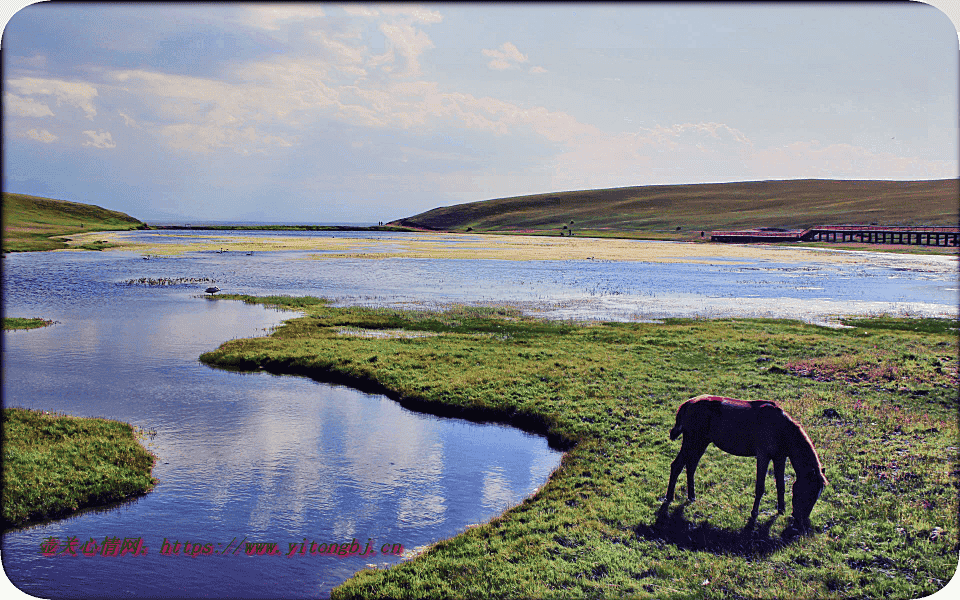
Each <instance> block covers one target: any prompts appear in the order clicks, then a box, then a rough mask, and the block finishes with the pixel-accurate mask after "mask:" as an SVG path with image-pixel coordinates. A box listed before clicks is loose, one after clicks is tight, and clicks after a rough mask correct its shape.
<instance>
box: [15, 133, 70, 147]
mask: <svg viewBox="0 0 960 600" xmlns="http://www.w3.org/2000/svg"><path fill="white" fill-rule="evenodd" d="M17 137H22V138H28V139H31V140H36V141H38V142H43V143H44V144H51V143H53V142H55V141H57V140H58V139H60V138H58V137H57V136H55V135H53V134H52V133H50V132H49V131H47V130H46V129H40V130H37V129H31V130H29V131H21V132H19V133H17Z"/></svg>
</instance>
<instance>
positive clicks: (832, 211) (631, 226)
mask: <svg viewBox="0 0 960 600" xmlns="http://www.w3.org/2000/svg"><path fill="white" fill-rule="evenodd" d="M958 219H960V179H936V180H916V181H892V180H880V181H878V180H841V179H788V180H760V181H742V182H728V183H696V184H667V185H647V186H629V187H618V188H603V189H596V190H571V191H564V192H547V193H542V194H531V195H525V196H511V197H506V198H495V199H490V200H481V201H476V202H467V203H462V204H457V205H453V206H446V207H437V208H434V209H431V210H428V211H425V212H423V213H420V214H417V215H414V216H411V217H404V218H401V219H398V220H396V221H393V222H392V223H391V224H395V225H402V226H406V227H417V228H420V229H427V230H436V231H463V230H467V229H469V230H471V231H477V232H484V231H521V230H522V231H533V232H549V231H554V232H556V231H561V232H562V231H564V230H566V231H570V230H571V229H574V230H578V231H581V232H583V231H592V232H603V231H606V232H609V233H614V232H628V231H633V232H658V231H659V232H667V231H676V230H677V229H676V228H678V227H679V228H680V229H681V230H684V231H692V230H696V231H706V230H715V229H739V228H750V227H784V228H791V229H805V228H808V227H813V226H817V225H823V224H830V223H878V224H889V225H894V224H896V225H956V224H957V222H958ZM571 221H573V223H572V224H571V223H570V222H571Z"/></svg>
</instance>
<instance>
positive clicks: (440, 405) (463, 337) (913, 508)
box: [201, 296, 960, 598]
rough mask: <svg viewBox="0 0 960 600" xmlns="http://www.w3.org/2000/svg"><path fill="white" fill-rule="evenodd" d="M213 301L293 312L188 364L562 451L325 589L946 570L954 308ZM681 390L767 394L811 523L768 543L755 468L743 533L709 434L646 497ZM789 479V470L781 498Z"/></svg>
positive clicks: (902, 578)
mask: <svg viewBox="0 0 960 600" xmlns="http://www.w3.org/2000/svg"><path fill="white" fill-rule="evenodd" d="M226 298H231V297H224V298H221V299H220V301H223V300H224V299H226ZM232 298H234V299H241V300H244V301H246V302H256V303H264V304H272V305H276V306H287V307H290V308H294V309H296V310H299V311H302V312H303V313H304V315H303V316H301V317H298V318H294V319H291V320H290V321H288V322H287V323H286V324H285V325H284V326H282V327H280V328H279V329H277V330H276V331H274V332H273V333H272V334H271V335H270V336H268V337H263V338H256V339H238V340H232V341H229V342H227V343H225V344H223V345H222V346H221V347H220V348H218V349H217V350H215V351H213V352H210V353H206V354H204V355H202V356H201V361H202V362H205V363H207V364H210V365H215V366H218V367H222V368H227V369H238V370H264V371H268V372H273V373H285V374H296V375H302V376H307V377H312V378H314V379H317V380H322V381H328V382H334V383H343V384H348V385H352V386H354V387H358V388H360V389H363V390H366V391H370V392H377V393H383V394H386V395H387V396H389V397H391V398H393V399H395V400H396V401H398V402H400V403H401V404H402V405H405V406H407V407H410V408H413V409H416V410H421V411H426V412H430V413H434V414H439V415H444V416H452V417H462V418H469V419H476V420H492V421H499V422H503V423H508V424H511V425H514V426H517V427H520V428H522V429H525V430H527V431H531V432H535V433H538V434H541V435H545V436H547V438H548V439H549V440H550V441H551V443H552V444H554V445H555V446H557V447H560V448H563V449H567V450H568V452H567V454H566V455H565V457H564V459H563V461H562V463H561V466H560V467H559V468H558V469H557V470H556V471H555V472H554V473H553V475H552V476H551V477H550V479H549V480H548V482H547V483H546V484H545V485H544V486H543V487H542V488H541V489H540V490H539V491H538V492H537V493H535V494H534V495H533V496H532V497H530V498H528V499H527V500H525V501H523V502H522V503H521V504H520V505H519V506H516V507H514V508H512V509H509V510H507V511H505V512H504V513H503V514H502V515H500V516H499V517H497V518H495V519H493V520H492V521H491V522H489V523H486V524H482V525H479V526H477V527H473V528H470V529H468V530H467V531H465V532H464V533H462V534H461V535H458V536H456V537H454V538H451V539H447V540H437V541H436V543H435V544H433V545H432V546H431V547H429V548H428V549H426V550H425V551H424V552H423V553H422V554H420V555H419V556H416V557H415V558H413V559H412V560H410V561H408V562H405V563H402V564H401V565H398V566H396V567H394V568H390V569H374V568H371V569H366V570H364V571H361V572H359V573H357V574H356V575H355V576H354V577H353V578H352V579H350V580H348V581H347V582H346V583H344V584H343V585H341V586H340V587H338V588H336V589H335V590H334V597H335V598H369V597H389V598H422V597H484V598H497V597H556V598H568V597H573V596H587V597H622V596H625V595H626V596H635V597H641V598H642V597H665V596H666V597H688V596H697V597H704V598H766V597H805V598H819V597H824V598H834V597H850V596H858V597H890V598H916V597H922V596H925V595H928V594H931V593H933V592H935V591H936V590H938V589H940V588H941V587H942V586H944V585H945V584H946V582H947V581H949V579H950V578H951V577H952V576H953V574H954V571H955V569H956V566H957V552H958V550H960V545H958V536H957V531H958V527H957V514H956V507H957V503H956V498H957V488H958V486H960V482H958V477H960V470H958V469H957V466H956V465H957V434H958V427H957V420H956V414H957V408H958V406H957V402H958V400H957V395H956V389H957V386H958V383H960V382H958V376H957V352H958V347H957V341H958V338H957V323H956V321H953V320H940V319H898V318H890V317H875V318H863V319H852V320H847V321H845V323H846V325H847V327H845V328H826V327H820V326H815V325H810V324H806V323H802V322H798V321H788V320H759V319H717V320H699V319H667V320H664V321H662V322H658V323H590V324H585V323H578V322H570V321H546V320H540V319H535V318H532V317H528V316H524V315H523V314H521V313H520V312H517V311H515V310H512V309H508V308H496V307H494V308H480V307H454V308H451V309H450V310H447V311H444V312H431V311H400V310H393V309H385V308H356V307H355V308H336V307H333V306H331V305H329V304H328V303H327V302H326V301H324V300H322V299H316V298H287V297H269V298H251V297H243V296H234V297H232ZM364 331H369V332H377V333H378V335H375V336H372V335H363V334H362V332H364ZM391 332H393V333H391ZM396 332H405V334H403V335H400V334H398V333H396ZM418 332H419V333H422V334H423V335H414V334H416V333H418ZM701 393H712V394H718V395H725V396H732V397H739V398H744V399H767V400H774V401H777V402H779V403H780V404H781V406H782V407H783V408H784V409H785V410H786V411H788V412H789V413H790V414H791V415H793V416H794V418H796V419H797V420H798V421H799V422H800V423H802V424H803V426H804V427H805V428H806V430H807V432H808V434H809V435H810V437H811V439H812V440H813V441H814V443H815V445H816V447H817V450H818V452H819V455H820V458H821V460H822V462H823V464H824V466H825V468H826V476H827V479H828V480H829V485H828V487H827V488H826V490H825V491H824V493H823V496H822V498H821V499H820V501H819V502H818V503H817V505H816V507H815V508H814V511H813V513H812V522H813V532H812V534H811V535H808V536H803V537H792V536H790V535H785V530H786V529H787V526H788V523H789V516H788V515H783V516H780V515H777V514H776V509H775V494H774V493H773V489H774V486H773V482H772V481H768V484H767V490H768V491H767V495H766V496H765V498H764V502H763V503H762V504H761V512H760V516H759V518H758V520H757V522H756V524H755V525H754V526H750V525H749V524H748V522H747V519H748V517H749V512H750V508H751V506H752V502H753V483H754V477H755V461H753V460H752V459H745V458H739V457H735V456H731V455H727V454H724V453H722V452H720V451H718V450H717V449H715V448H711V449H709V450H708V451H707V453H706V455H705V456H704V458H703V460H702V461H701V463H700V468H699V470H698V471H697V500H696V501H694V502H692V503H689V502H684V501H681V500H680V499H678V500H675V501H674V502H673V503H672V504H670V505H667V504H664V502H663V500H664V496H665V491H666V484H667V478H668V474H669V465H670V462H671V461H672V460H673V458H674V456H675V455H676V452H677V451H678V450H679V446H680V442H679V441H677V442H671V441H669V439H668V435H667V434H668V431H669V429H670V427H671V426H672V425H673V420H674V415H675V411H676V409H677V407H678V406H679V404H680V403H681V402H682V401H683V400H685V399H687V398H689V397H691V396H695V395H698V394H701ZM478 451H482V449H478ZM792 478H793V470H792V467H789V466H788V468H787V490H788V496H789V495H790V493H789V490H790V488H791V485H792ZM685 483H686V482H685V480H684V478H681V482H680V484H679V486H678V490H677V494H678V498H683V497H685ZM788 506H789V500H788Z"/></svg>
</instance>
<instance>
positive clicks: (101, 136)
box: [83, 130, 117, 148]
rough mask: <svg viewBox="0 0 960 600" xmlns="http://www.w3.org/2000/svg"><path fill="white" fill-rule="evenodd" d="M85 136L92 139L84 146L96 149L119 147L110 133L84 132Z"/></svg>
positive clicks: (101, 131)
mask: <svg viewBox="0 0 960 600" xmlns="http://www.w3.org/2000/svg"><path fill="white" fill-rule="evenodd" d="M83 134H84V135H86V136H87V137H89V138H90V140H89V141H86V142H84V143H83V145H84V146H92V147H94V148H116V147H117V145H116V144H115V143H114V142H113V136H111V135H110V132H109V131H103V130H100V131H84V132H83Z"/></svg>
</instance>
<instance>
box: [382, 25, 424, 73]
mask: <svg viewBox="0 0 960 600" xmlns="http://www.w3.org/2000/svg"><path fill="white" fill-rule="evenodd" d="M380 31H381V33H383V35H385V36H386V37H387V40H389V43H390V45H391V46H392V49H395V50H396V51H397V52H398V53H399V54H400V55H401V56H403V57H404V58H406V59H407V68H406V70H405V71H404V72H403V73H402V74H403V75H407V76H418V75H420V55H421V54H422V53H423V52H424V51H425V50H427V49H429V48H433V42H431V41H430V38H429V37H427V34H426V33H424V32H423V31H420V30H418V29H416V28H414V27H413V25H407V24H403V23H401V24H394V23H381V24H380Z"/></svg>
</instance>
